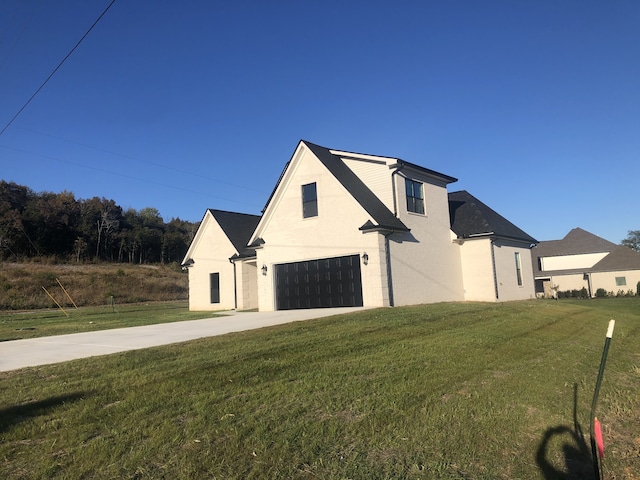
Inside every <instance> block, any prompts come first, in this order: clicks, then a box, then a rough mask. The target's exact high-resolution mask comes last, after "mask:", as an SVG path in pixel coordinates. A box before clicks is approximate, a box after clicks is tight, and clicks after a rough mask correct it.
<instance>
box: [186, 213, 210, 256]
mask: <svg viewBox="0 0 640 480" xmlns="http://www.w3.org/2000/svg"><path fill="white" fill-rule="evenodd" d="M212 219H213V215H212V214H211V211H210V210H209V209H207V211H206V212H204V216H203V217H202V220H200V225H199V226H198V230H196V234H195V235H194V236H193V240H191V245H189V248H188V249H187V253H185V255H184V258H183V259H182V262H181V265H182V264H184V263H185V262H186V261H187V260H188V259H189V258H193V257H192V255H193V251H194V250H196V248H198V245H199V244H200V241H201V239H202V235H204V234H203V233H202V232H204V230H205V228H206V226H207V225H208V224H209V222H211V220H212Z"/></svg>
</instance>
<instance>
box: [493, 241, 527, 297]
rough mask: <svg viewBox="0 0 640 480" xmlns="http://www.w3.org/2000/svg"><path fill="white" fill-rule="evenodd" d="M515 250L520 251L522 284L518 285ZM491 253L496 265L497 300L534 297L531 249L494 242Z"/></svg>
mask: <svg viewBox="0 0 640 480" xmlns="http://www.w3.org/2000/svg"><path fill="white" fill-rule="evenodd" d="M515 252H519V253H520V273H521V276H522V286H520V285H518V277H517V273H516V259H515ZM493 255H494V259H495V265H496V276H497V284H498V301H499V302H506V301H510V300H526V299H529V298H535V285H534V279H533V267H532V264H531V250H529V249H528V248H524V247H516V246H513V245H506V244H504V243H500V242H494V245H493Z"/></svg>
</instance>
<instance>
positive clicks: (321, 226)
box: [256, 148, 388, 311]
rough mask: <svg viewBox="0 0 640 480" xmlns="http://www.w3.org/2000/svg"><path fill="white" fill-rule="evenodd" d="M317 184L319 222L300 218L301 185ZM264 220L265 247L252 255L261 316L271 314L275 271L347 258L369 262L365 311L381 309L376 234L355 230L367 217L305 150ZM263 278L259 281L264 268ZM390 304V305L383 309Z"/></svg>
mask: <svg viewBox="0 0 640 480" xmlns="http://www.w3.org/2000/svg"><path fill="white" fill-rule="evenodd" d="M314 182H315V183H316V187H317V197H318V216H316V217H311V218H303V217H302V185H305V184H309V183H314ZM271 202H272V204H271V205H270V206H269V209H268V215H269V217H268V218H263V221H264V224H263V225H261V226H259V230H260V231H259V232H257V235H259V236H260V237H261V238H262V239H264V241H265V244H264V246H263V247H262V248H259V249H258V250H256V254H257V270H258V272H259V273H258V297H259V309H260V311H273V310H274V309H275V284H274V280H275V279H274V271H275V269H274V265H275V264H279V263H289V262H298V261H304V260H313V259H319V258H327V257H339V256H345V255H359V256H360V257H362V255H363V254H364V253H367V255H368V256H369V261H368V265H364V264H363V263H362V260H361V271H362V291H363V303H364V306H384V305H385V301H386V302H388V299H387V300H385V298H386V292H384V290H385V288H384V286H385V285H386V281H385V282H384V285H383V283H382V277H383V275H382V273H381V272H382V271H384V269H383V265H384V249H382V251H381V248H380V239H379V235H378V234H374V233H369V234H363V233H362V232H361V231H360V230H358V228H359V227H360V226H362V225H363V224H364V223H365V222H366V221H367V220H368V219H369V216H368V214H367V213H366V212H365V211H364V209H363V208H362V207H361V206H360V205H359V204H358V202H357V201H356V200H355V199H354V198H353V197H352V196H351V195H350V194H349V193H348V192H347V191H346V190H345V188H344V187H343V186H342V185H341V184H340V182H338V180H336V178H335V177H333V175H332V174H331V173H330V172H329V171H328V170H327V169H326V168H325V167H324V165H322V163H321V162H320V161H319V160H318V159H317V158H316V157H315V156H314V155H313V154H312V153H311V152H309V151H308V150H307V149H306V148H301V149H300V150H299V151H298V152H296V155H295V158H294V160H292V162H291V164H290V166H289V170H288V171H287V174H286V176H285V177H284V178H283V180H282V183H281V184H280V187H279V188H278V191H277V192H276V195H274V197H273V198H272V200H271ZM263 265H266V266H267V275H262V272H261V269H262V266H263ZM387 304H388V303H387Z"/></svg>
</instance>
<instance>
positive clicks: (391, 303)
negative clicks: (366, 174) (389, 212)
mask: <svg viewBox="0 0 640 480" xmlns="http://www.w3.org/2000/svg"><path fill="white" fill-rule="evenodd" d="M403 168H404V163H400V167H398V168H396V169H395V170H394V171H393V172H392V173H391V191H392V194H393V216H394V217H396V218H398V199H397V195H396V181H395V179H394V178H393V177H394V175H396V174H398V173H400V171H401V170H402V169H403ZM393 233H395V232H394V231H393V230H392V231H391V232H389V233H387V234H385V236H384V255H385V260H386V263H387V288H388V289H389V306H390V307H394V306H395V301H394V299H393V277H392V274H391V249H390V245H389V236H391V235H392V234H393Z"/></svg>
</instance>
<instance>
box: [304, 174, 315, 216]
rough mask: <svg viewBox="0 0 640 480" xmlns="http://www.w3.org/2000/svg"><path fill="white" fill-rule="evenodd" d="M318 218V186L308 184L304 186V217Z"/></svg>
mask: <svg viewBox="0 0 640 480" xmlns="http://www.w3.org/2000/svg"><path fill="white" fill-rule="evenodd" d="M317 216H318V194H317V191H316V184H315V182H314V183H308V184H307V185H303V186H302V217H303V218H309V217H317Z"/></svg>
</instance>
